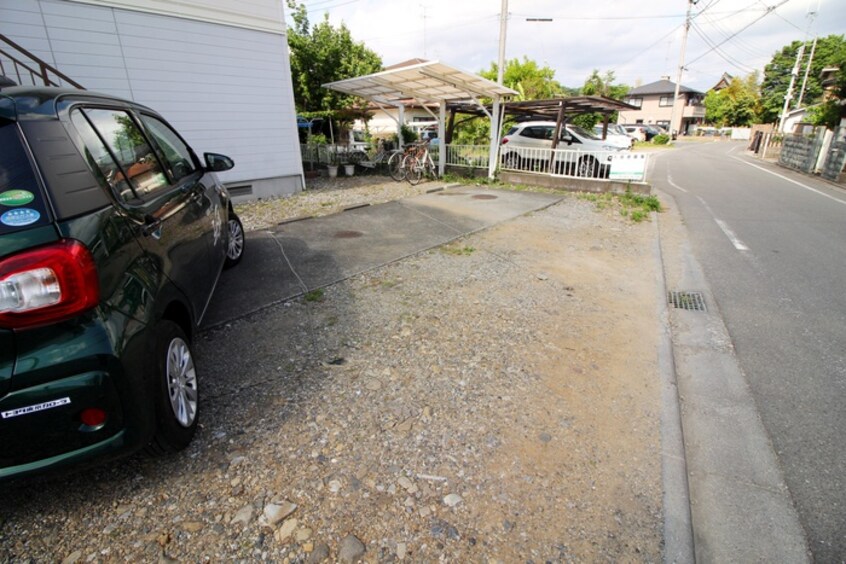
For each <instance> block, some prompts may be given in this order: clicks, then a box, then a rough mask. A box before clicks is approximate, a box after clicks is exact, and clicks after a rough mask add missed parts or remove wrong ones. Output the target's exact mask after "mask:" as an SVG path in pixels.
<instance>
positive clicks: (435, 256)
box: [0, 179, 662, 563]
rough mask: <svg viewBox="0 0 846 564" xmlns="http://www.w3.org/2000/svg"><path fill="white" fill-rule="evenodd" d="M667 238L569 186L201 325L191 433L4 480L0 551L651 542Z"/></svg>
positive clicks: (413, 553)
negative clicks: (157, 453) (183, 446)
mask: <svg viewBox="0 0 846 564" xmlns="http://www.w3.org/2000/svg"><path fill="white" fill-rule="evenodd" d="M350 180H356V179H350ZM405 187H407V185H402V187H401V186H400V185H397V184H395V183H391V184H390V186H388V187H387V189H388V190H390V189H394V190H397V189H406V188H405ZM431 187H432V185H429V188H431ZM424 188H425V185H424V186H422V187H420V188H418V189H424ZM382 190H384V188H379V187H370V188H365V187H363V186H358V187H354V188H344V189H341V190H334V189H329V188H326V189H322V190H314V191H309V192H308V193H305V194H304V195H303V196H296V197H294V198H289V199H286V200H274V201H271V202H263V203H259V204H251V205H249V206H241V207H240V208H239V209H240V212H241V213H242V216H243V217H244V218H245V223H246V222H247V220H246V218H247V217H249V218H250V219H249V221H250V223H249V225H253V226H257V225H270V224H273V223H277V222H278V221H279V220H280V219H281V215H279V214H277V212H276V211H274V212H272V213H271V212H270V211H268V210H267V209H266V207H267V206H282V204H283V203H284V204H285V205H284V206H282V207H284V209H285V210H288V211H286V212H285V213H291V214H293V215H294V216H296V215H304V214H303V213H301V212H302V211H303V210H312V209H314V208H313V206H317V209H327V208H332V207H333V206H336V205H337V206H341V207H343V206H346V205H351V203H350V202H352V201H355V199H356V198H359V197H366V196H367V193H368V191H372V192H371V193H373V194H381V193H383V192H382ZM359 192H361V194H359ZM347 198H349V199H347ZM305 200H308V204H305V203H303V202H304V201H305ZM324 202H331V204H330V205H322V204H323V203H324ZM288 203H291V204H292V205H291V206H290V207H289V206H288V205H287V204H288ZM254 210H257V211H255V213H254V215H255V217H252V216H253V211H254ZM253 221H255V223H253ZM654 237H655V232H654V229H653V226H652V225H650V224H649V223H648V222H645V223H642V224H631V223H629V222H628V221H626V220H624V219H623V218H622V217H620V215H619V214H618V213H616V212H615V211H614V210H613V209H604V210H601V211H597V210H595V209H594V207H593V206H592V204H590V203H588V202H585V201H582V200H579V199H577V198H575V197H574V198H567V199H565V200H564V201H563V202H562V203H560V204H557V205H555V206H553V207H551V208H548V209H546V210H543V211H541V212H536V213H534V214H530V215H529V216H525V217H522V218H518V219H517V220H514V221H511V222H508V223H505V224H502V225H499V226H497V227H494V228H492V229H489V230H487V231H485V232H482V233H478V234H476V235H473V236H470V237H467V238H465V239H462V240H460V241H458V242H455V243H452V244H450V245H447V246H444V247H441V248H438V249H434V250H431V251H428V252H424V253H421V254H419V255H416V256H414V257H411V258H408V259H405V260H403V261H400V262H397V263H394V264H391V265H389V266H387V267H383V268H380V269H377V270H374V271H371V272H368V273H366V274H364V275H361V276H358V277H355V278H353V279H350V280H347V281H346V282H343V283H340V284H336V285H334V286H332V287H329V288H327V289H325V290H324V291H323V292H317V293H312V294H311V295H309V299H308V300H307V299H301V300H296V301H292V302H288V303H285V304H282V305H279V306H276V307H272V308H269V309H267V310H265V311H262V312H260V313H257V314H253V315H251V316H249V317H247V318H244V319H240V320H238V321H235V322H232V323H230V324H228V325H225V326H223V327H221V328H219V329H216V330H213V331H209V332H206V333H204V334H203V335H202V336H200V337H199V338H198V340H197V342H196V343H195V353H196V356H197V359H198V360H197V362H198V368H199V370H201V372H200V373H201V375H202V385H203V388H202V392H201V393H202V397H201V412H202V415H201V417H202V419H201V424H202V426H201V429H200V431H199V433H198V436H197V437H196V439H195V441H194V442H193V443H192V445H191V446H190V447H189V448H188V449H187V450H186V451H185V452H184V453H181V454H179V455H176V456H171V457H166V458H161V459H150V458H146V457H142V456H137V457H134V458H131V459H128V460H123V461H120V462H116V463H113V464H111V465H106V466H101V467H98V468H95V469H92V470H88V471H85V472H81V473H77V474H75V475H73V476H70V477H66V478H53V479H40V480H35V481H29V482H21V483H16V484H14V485H13V487H11V488H8V489H4V490H0V508H2V509H0V560H2V561H13V562H18V561H64V562H68V563H71V562H111V561H151V560H159V561H171V560H176V561H203V562H212V561H213V562H217V561H224V560H227V561H228V560H243V561H258V560H266V561H275V562H320V561H323V560H327V561H341V562H353V561H358V560H363V561H367V562H393V561H414V562H432V561H444V562H468V561H472V562H571V561H607V562H618V561H638V562H640V561H651V562H657V561H660V560H661V550H662V542H661V524H662V510H661V478H660V439H659V429H658V421H659V416H660V413H659V409H660V402H659V399H660V398H659V392H660V390H659V381H658V377H657V368H656V354H657V353H656V350H657V339H658V333H659V327H658V322H657V319H656V300H657V299H659V298H660V297H659V296H657V293H656V290H655V281H656V279H657V276H658V265H657V264H655V260H654V256H653V254H652V244H653V242H654Z"/></svg>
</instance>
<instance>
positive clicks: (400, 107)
mask: <svg viewBox="0 0 846 564" xmlns="http://www.w3.org/2000/svg"><path fill="white" fill-rule="evenodd" d="M397 110H398V111H397V115H398V117H399V119H398V120H397V147H398V148H399V150H400V151H402V126H403V125H404V124H405V104H399V105H398V106H397Z"/></svg>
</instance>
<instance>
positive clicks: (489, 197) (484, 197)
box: [473, 194, 499, 200]
mask: <svg viewBox="0 0 846 564" xmlns="http://www.w3.org/2000/svg"><path fill="white" fill-rule="evenodd" d="M497 198H499V196H494V195H492V194H476V195H475V196H473V199H474V200H496V199H497Z"/></svg>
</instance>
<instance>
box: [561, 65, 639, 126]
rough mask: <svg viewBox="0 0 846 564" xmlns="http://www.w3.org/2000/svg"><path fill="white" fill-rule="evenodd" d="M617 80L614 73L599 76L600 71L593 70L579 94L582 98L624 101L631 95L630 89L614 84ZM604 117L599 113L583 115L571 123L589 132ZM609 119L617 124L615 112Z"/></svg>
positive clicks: (607, 72) (623, 85)
mask: <svg viewBox="0 0 846 564" xmlns="http://www.w3.org/2000/svg"><path fill="white" fill-rule="evenodd" d="M615 78H616V77H615V76H614V71H605V74H599V69H593V72H591V73H590V76H588V77H587V79H585V83H584V84H583V85H582V88H581V91H580V92H579V93H580V94H581V95H582V96H604V97H606V98H614V99H615V100H622V99H623V98H625V96H626V94H628V93H629V87H628V86H626V85H625V84H614V79H615ZM603 117H604V116H603V114H601V113H598V112H594V113H590V114H581V115H578V116H576V117H574V118H573V119H572V120H571V122H572V123H574V124H576V125H578V126H580V127H583V128H585V129H587V130H591V129H593V126H594V125H596V124H597V123H599V122H600V121H602V119H603ZM608 119H609V121H610V122H612V123H614V122H616V121H617V113H616V112H614V113H613V114H611V115H610V116H609V118H608Z"/></svg>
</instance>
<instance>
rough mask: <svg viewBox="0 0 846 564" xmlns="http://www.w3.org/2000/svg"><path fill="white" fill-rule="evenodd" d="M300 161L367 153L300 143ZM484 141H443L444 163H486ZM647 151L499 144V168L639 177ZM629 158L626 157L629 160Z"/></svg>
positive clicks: (347, 159) (362, 157)
mask: <svg viewBox="0 0 846 564" xmlns="http://www.w3.org/2000/svg"><path fill="white" fill-rule="evenodd" d="M300 147H301V150H302V155H303V162H305V163H313V164H332V163H334V164H344V163H351V162H361V161H368V159H369V157H368V155H367V153H365V152H364V151H361V150H358V149H350V148H349V147H347V146H344V145H301V146H300ZM439 151H440V145H430V146H429V154H430V155H431V156H432V160H433V161H434V162H435V164H436V166H437V163H438V153H439ZM489 155H490V147H489V146H488V145H447V147H446V165H447V166H451V167H464V168H483V169H487V167H488V158H489ZM648 158H649V157H648V155H646V154H643V153H631V152H629V151H574V150H572V149H554V150H553V149H548V148H529V147H508V146H503V147H501V148H500V154H499V168H500V170H504V171H514V172H524V173H533V174H544V175H550V176H561V177H570V178H588V179H594V180H609V179H610V180H635V181H642V180H644V179H645V174H646V170H647V165H648ZM629 159H630V160H629Z"/></svg>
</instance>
